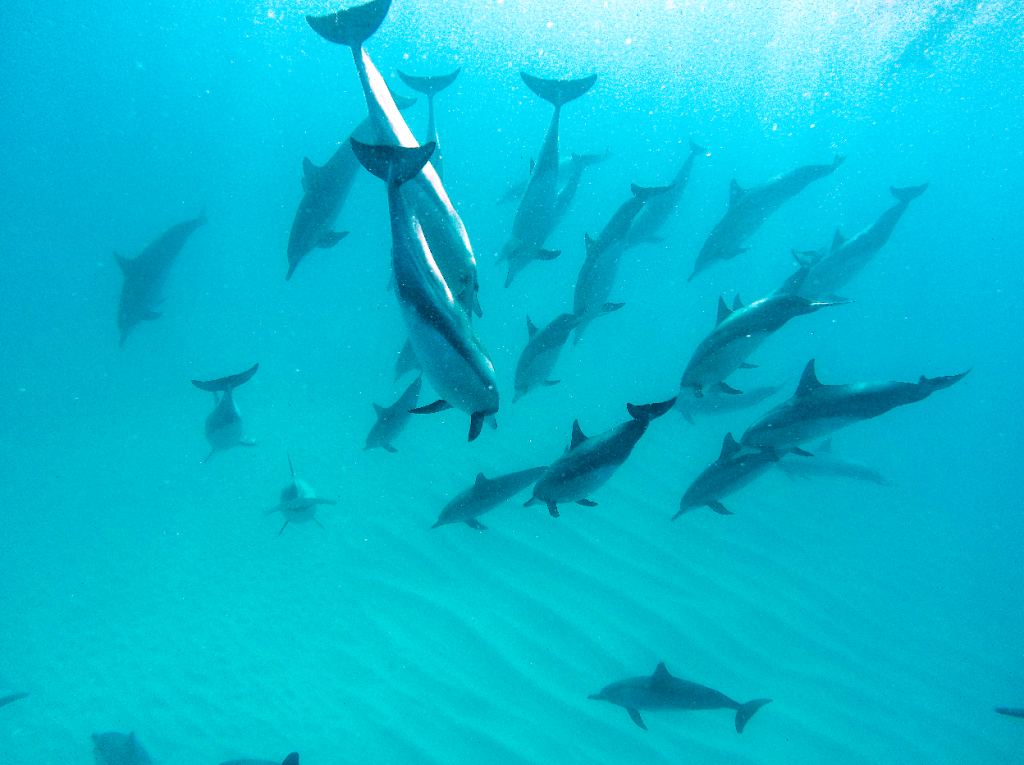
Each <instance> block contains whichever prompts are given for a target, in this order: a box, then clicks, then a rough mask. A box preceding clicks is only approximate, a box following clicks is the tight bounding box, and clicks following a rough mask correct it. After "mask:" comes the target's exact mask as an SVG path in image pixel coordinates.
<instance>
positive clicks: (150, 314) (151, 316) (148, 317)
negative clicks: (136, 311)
mask: <svg viewBox="0 0 1024 765" xmlns="http://www.w3.org/2000/svg"><path fill="white" fill-rule="evenodd" d="M161 316H163V314H162V313H160V312H159V311H146V312H145V313H144V314H142V320H143V321H156V320H157V319H159V318H160V317H161Z"/></svg>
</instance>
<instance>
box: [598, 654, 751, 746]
mask: <svg viewBox="0 0 1024 765" xmlns="http://www.w3.org/2000/svg"><path fill="white" fill-rule="evenodd" d="M588 698H591V699H594V700H596V701H610V702H611V703H612V704H617V705H618V706H620V707H625V708H626V711H627V712H629V716H630V718H632V720H633V722H635V723H636V724H637V725H639V726H640V727H641V728H643V729H644V730H647V726H646V725H644V721H643V719H642V718H641V717H640V710H641V709H735V710H736V732H737V733H742V732H743V728H744V727H746V724H747V722H748V721H749V720H750V718H751V717H753V715H754V712H756V711H757V710H758V709H760V708H761V707H763V706H764V705H765V704H768V703H769V702H771V699H754V700H753V701H748V702H747V703H746V704H740V703H739V702H736V701H733V700H732V699H730V698H729V697H728V696H726V695H725V694H724V693H720V692H718V691H716V690H714V689H712V688H708V687H706V686H703V685H697V683H691V682H690V681H689V680H683V679H682V678H680V677H672V675H670V674H669V673H668V670H667V669H665V664H664V663H661V664H659V665H658V667H657V669H655V670H654V674H653V675H651V676H650V677H630V678H627V679H625V680H619V681H618V682H617V683H612V684H611V685H606V686H605V687H604V688H602V689H601V692H600V693H596V694H594V695H592V696H588Z"/></svg>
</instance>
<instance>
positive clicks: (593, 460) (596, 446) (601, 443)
mask: <svg viewBox="0 0 1024 765" xmlns="http://www.w3.org/2000/svg"><path fill="white" fill-rule="evenodd" d="M675 403H676V400H675V399H674V398H673V399H669V400H668V401H662V402H660V403H657V404H645V405H643V406H636V405H635V404H627V405H626V410H627V411H628V412H629V416H630V417H632V418H633V419H631V420H630V421H629V422H626V423H623V424H622V425H619V426H618V427H615V428H612V429H611V430H607V431H605V432H604V433H601V434H600V435H597V436H593V437H592V438H587V437H586V436H585V435H583V431H582V430H581V429H580V423H579V420H576V421H575V422H573V424H572V444H571V445H570V446H569V448H568V450H567V451H566V452H565V454H563V455H562V456H561V457H559V458H558V459H557V460H555V462H554V463H553V464H552V465H551V466H550V467H549V468H548V469H547V470H546V471H545V473H544V475H543V476H541V478H540V480H538V481H537V485H536V486H534V487H533V497H531V498H530V499H529V500H528V501H527V502H526V505H525V506H526V507H529V506H530V505H537V504H543V505H547V508H548V512H549V513H551V515H552V517H554V518H557V517H558V503H559V502H575V503H576V504H578V505H583V506H585V507H593V506H595V505H596V504H597V503H596V502H592V501H591V500H589V499H587V497H588V496H589V495H590V494H592V493H593V492H595V491H597V490H598V489H599V488H601V487H602V486H604V484H605V483H606V482H607V481H608V479H609V478H611V477H612V476H613V475H614V474H615V471H616V470H618V469H619V468H620V467H622V463H624V462H625V461H626V459H627V458H628V457H629V455H630V454H631V453H632V451H633V447H634V446H636V444H637V441H639V440H640V437H641V436H643V434H644V433H646V432H647V427H648V426H649V425H650V424H651V420H656V419H657V418H659V417H661V416H662V415H663V414H665V412H667V411H668V410H669V409H671V408H672V406H673V405H674V404H675Z"/></svg>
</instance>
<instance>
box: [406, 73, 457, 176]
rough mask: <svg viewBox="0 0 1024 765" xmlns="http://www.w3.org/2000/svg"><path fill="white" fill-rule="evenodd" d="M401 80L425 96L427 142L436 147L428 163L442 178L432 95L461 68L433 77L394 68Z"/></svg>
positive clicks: (443, 87) (449, 82)
mask: <svg viewBox="0 0 1024 765" xmlns="http://www.w3.org/2000/svg"><path fill="white" fill-rule="evenodd" d="M396 71H397V72H398V76H399V77H400V78H401V80H402V82H404V83H405V84H406V85H408V86H409V87H410V88H412V89H413V90H415V91H416V92H417V93H423V94H424V95H425V96H426V97H427V143H431V142H433V143H434V144H435V145H436V146H437V148H436V149H434V156H432V157H431V158H430V164H432V165H433V166H434V169H435V170H437V177H438V178H441V179H443V178H444V168H443V167H442V162H441V142H440V141H438V140H437V124H436V123H435V122H434V96H436V95H437V94H438V93H440V92H441V91H442V90H444V89H445V88H447V87H448V86H449V85H451V84H452V83H453V82H455V78H456V77H458V76H459V72H461V71H462V68H461V67H460V68H458V69H456V70H455V71H454V72H452V73H451V74H440V75H436V76H434V77H413V76H412V75H411V74H406V73H405V72H403V71H402V70H400V69H398V70H396Z"/></svg>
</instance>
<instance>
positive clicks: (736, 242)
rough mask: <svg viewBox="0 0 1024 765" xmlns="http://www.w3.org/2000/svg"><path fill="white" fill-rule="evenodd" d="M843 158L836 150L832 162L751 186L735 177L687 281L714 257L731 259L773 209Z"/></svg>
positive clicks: (841, 162)
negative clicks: (743, 185)
mask: <svg viewBox="0 0 1024 765" xmlns="http://www.w3.org/2000/svg"><path fill="white" fill-rule="evenodd" d="M843 159H844V158H843V157H840V156H839V155H838V154H837V155H836V158H835V159H834V160H833V161H832V164H831V165H805V166H803V167H798V168H797V169H796V170H792V171H790V172H788V173H786V174H785V175H780V176H778V177H777V178H774V179H772V180H770V181H768V182H767V183H765V184H762V185H761V186H755V187H754V188H751V189H742V188H740V185H739V184H738V183H736V179H735V178H734V179H733V180H732V183H731V184H730V186H729V209H728V210H727V211H726V213H725V216H724V217H723V218H722V219H721V220H720V221H718V223H717V224H716V225H715V227H714V229H712V231H711V234H710V236H708V238H707V241H705V242H704V246H703V247H702V248H701V250H700V254H699V255H698V256H697V262H696V263H695V264H694V266H693V273H692V274H690V278H689V280H688V281H692V280H693V278H694V277H695V276H697V274H699V273H700V272H701V271H703V270H704V269H706V268H707V267H708V266H710V265H711V264H712V263H714V262H715V261H718V260H730V259H732V258H735V257H736V256H737V255H739V254H740V253H741V252H744V251H746V249H747V248H746V247H744V246H743V243H744V242H745V241H746V240H747V238H749V237H750V236H751V235H752V234H753V233H754V232H755V231H757V230H758V229H759V228H761V225H762V224H763V223H764V222H765V221H766V220H768V217H769V216H770V215H771V214H772V213H774V212H775V211H776V210H778V209H779V208H780V207H781V206H782V205H783V204H784V203H785V202H786V201H788V200H790V199H792V198H793V197H795V196H796V195H797V194H799V193H800V192H801V191H803V189H804V188H806V187H807V185H808V184H809V183H811V182H812V181H816V180H818V179H819V178H824V177H825V176H827V175H831V174H832V173H834V172H835V171H836V168H838V167H839V166H840V165H841V164H843Z"/></svg>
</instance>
